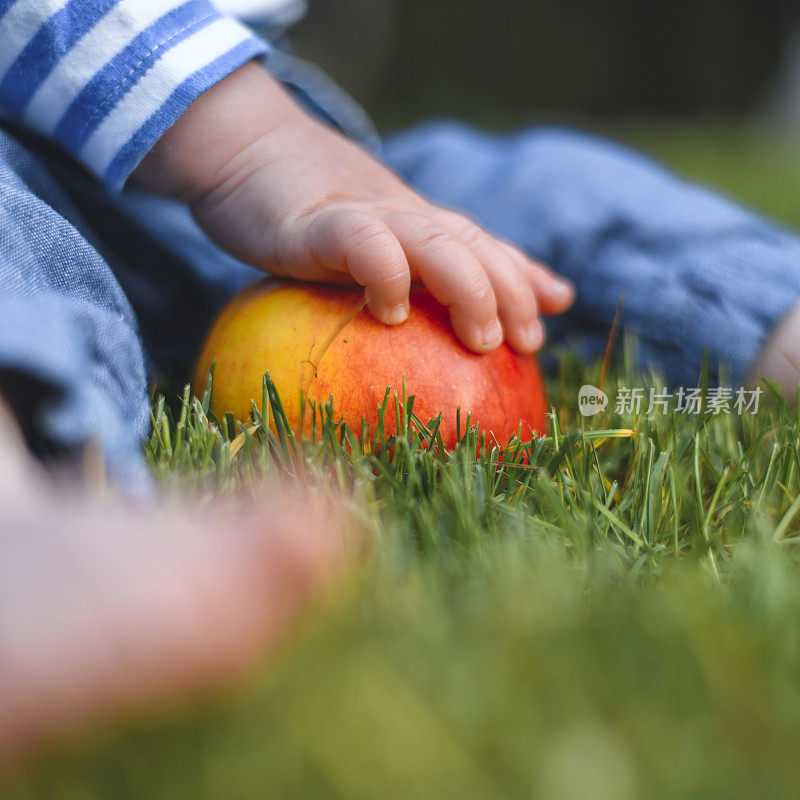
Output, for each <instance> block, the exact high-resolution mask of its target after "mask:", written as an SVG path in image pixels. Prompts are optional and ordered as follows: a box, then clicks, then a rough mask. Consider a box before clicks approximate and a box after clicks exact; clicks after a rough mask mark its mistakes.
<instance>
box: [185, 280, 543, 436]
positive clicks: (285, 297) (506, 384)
mask: <svg viewBox="0 0 800 800" xmlns="http://www.w3.org/2000/svg"><path fill="white" fill-rule="evenodd" d="M212 363H215V365H216V366H215V368H214V393H213V408H212V410H213V411H214V413H215V414H217V416H219V415H220V414H222V413H225V412H231V413H233V415H234V416H235V417H236V418H237V419H239V420H247V419H249V414H250V408H251V401H252V400H255V401H256V402H257V403H258V404H259V405H260V403H261V396H262V390H261V385H262V375H263V374H264V373H265V372H269V374H270V376H271V377H272V379H273V381H274V383H275V386H276V388H277V389H278V392H279V394H280V396H281V399H282V401H283V405H284V409H285V411H286V415H287V418H288V421H289V423H290V425H291V426H292V428H293V429H294V430H295V432H296V433H298V432H300V426H301V420H302V419H303V415H302V413H301V411H302V409H303V403H304V402H308V401H310V400H315V401H316V403H317V406H318V407H321V406H322V404H323V403H325V402H327V400H328V399H329V397H330V396H331V395H332V396H333V400H334V410H335V412H336V414H337V416H342V417H343V418H344V419H345V421H346V422H347V424H348V425H349V426H350V427H351V428H353V429H354V430H356V431H358V430H360V426H361V420H362V418H363V419H364V421H366V422H367V423H368V424H369V425H370V427H371V428H372V429H373V430H374V426H375V424H376V423H377V421H378V408H379V406H380V404H381V403H382V402H383V398H384V394H385V391H386V387H387V386H391V388H392V393H393V395H394V393H395V392H396V393H397V394H398V396H399V397H400V398H401V400H402V392H403V382H404V381H405V390H406V394H407V395H412V394H413V395H415V398H416V399H415V400H414V408H413V410H414V414H415V415H416V416H417V417H418V418H419V419H420V420H422V421H423V422H425V423H427V422H428V421H429V420H430V419H432V418H433V417H435V416H437V415H438V414H439V413H440V412H442V415H443V416H442V422H441V426H440V428H439V430H440V432H441V434H442V438H443V441H444V443H445V444H446V445H447V446H452V445H453V444H454V443H455V441H456V438H457V437H456V410H457V409H459V408H460V409H461V427H462V431H463V428H464V426H465V423H466V419H467V414H468V413H469V414H471V421H472V423H473V424H476V423H477V424H480V426H481V430H484V431H487V432H489V431H491V433H492V434H493V435H494V436H495V438H496V439H497V441H498V442H499V443H500V444H501V445H505V444H507V443H508V440H509V438H510V437H511V436H512V435H513V434H516V433H517V432H518V431H519V429H520V425H521V427H522V435H523V438H530V436H531V434H532V433H533V432H534V431H535V432H537V433H540V434H541V433H543V432H544V430H545V409H546V398H545V391H544V383H543V381H542V377H541V373H540V371H539V367H538V365H537V362H536V359H535V358H534V357H533V356H531V355H521V354H519V353H515V352H514V351H513V350H512V349H511V348H510V347H509V346H508V345H506V344H502V345H501V346H500V347H499V348H497V350H495V351H494V352H492V353H488V354H486V355H479V354H477V353H473V352H472V351H470V350H468V349H467V348H466V347H464V346H463V345H462V344H461V343H460V342H459V341H458V340H457V339H456V337H455V335H454V334H453V331H452V328H451V327H450V320H449V318H448V314H447V309H446V308H445V307H443V306H441V305H440V304H439V303H438V302H436V300H434V298H433V297H432V296H431V295H430V294H429V293H428V292H427V291H426V290H425V289H423V288H421V287H420V288H414V289H413V290H412V293H411V313H410V315H409V318H408V320H406V322H404V323H403V324H401V325H395V326H389V325H384V324H382V323H381V322H378V321H377V320H376V319H375V318H374V317H373V316H372V315H371V314H370V313H369V311H367V309H366V308H365V305H364V299H363V290H362V289H360V288H353V289H351V288H342V287H332V286H322V285H319V284H304V283H293V282H278V281H274V280H266V281H262V282H260V283H258V284H256V285H254V286H252V287H250V288H249V289H247V290H245V291H244V292H242V293H241V294H240V295H238V296H237V297H235V298H234V299H233V300H232V301H231V303H230V304H229V305H228V306H227V307H226V308H225V309H224V310H223V311H222V313H221V314H220V316H219V318H218V319H217V321H216V322H215V324H214V325H213V327H212V329H211V332H210V333H209V335H208V338H207V340H206V342H205V345H204V347H203V349H202V352H201V355H200V358H199V360H198V363H197V369H196V371H195V378H194V390H195V393H197V394H200V393H202V391H203V389H204V388H205V386H206V383H207V381H208V373H209V368H210V367H211V364H212ZM393 395H392V400H391V402H390V405H389V408H388V411H387V413H386V415H385V419H384V424H385V427H386V431H387V433H394V432H395V427H394V426H395V416H396V415H395V411H394V399H393ZM304 398H305V400H304ZM305 418H306V420H308V419H309V418H310V413H309V412H308V410H307V409H306V413H305ZM306 424H307V423H306Z"/></svg>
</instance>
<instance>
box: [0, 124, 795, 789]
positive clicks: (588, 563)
mask: <svg viewBox="0 0 800 800" xmlns="http://www.w3.org/2000/svg"><path fill="white" fill-rule="evenodd" d="M659 135H661V134H659ZM675 136H676V134H670V137H663V136H662V141H666V144H664V145H663V146H662V147H661V152H663V153H664V154H665V155H666V156H667V157H669V153H670V148H673V150H674V151H676V152H678V151H679V152H681V153H683V158H684V159H685V162H687V163H692V162H693V159H694V160H696V163H697V165H698V168H697V169H696V170H693V172H694V174H696V175H697V176H698V177H700V178H703V179H708V178H713V179H715V180H717V181H718V182H720V183H721V184H723V185H724V186H725V188H726V189H728V190H729V191H731V192H734V193H736V194H739V195H741V196H743V197H744V198H745V199H747V200H748V201H749V202H751V203H753V204H755V205H758V206H760V207H764V208H770V210H772V211H775V212H776V213H780V212H779V211H778V210H777V209H776V205H777V203H778V201H777V200H775V197H774V196H773V194H772V192H771V189H770V187H769V186H766V185H757V181H755V179H754V178H753V177H752V176H755V175H756V173H757V172H758V169H759V167H758V165H759V164H763V163H764V162H765V160H766V161H769V158H768V156H765V151H764V148H763V146H762V145H761V144H759V143H756V144H753V145H752V146H751V149H750V150H748V148H747V147H746V146H745V145H744V144H742V142H741V141H739V140H737V142H738V144H736V145H735V147H733V151H734V152H735V154H736V156H735V157H733V155H731V156H730V158H729V160H728V172H727V173H726V175H727V180H722V179H721V178H720V177H719V176H716V177H715V175H716V173H717V172H719V173H720V174H722V172H723V170H722V167H721V164H723V162H724V157H723V156H720V155H719V153H720V152H725V150H726V145H719V147H718V148H717V149H716V150H715V148H714V146H713V145H712V144H711V143H709V144H704V143H703V141H702V140H701V141H699V142H697V141H695V140H692V141H688V140H687V142H685V143H684V147H683V149H682V150H681V149H680V148H679V147H678V145H677V144H676V141H677V140H676V138H675ZM655 138H657V137H655V136H654V137H653V139H655ZM667 140H668V141H667ZM718 140H719V139H715V141H718ZM742 141H744V139H742ZM769 152H772V154H773V157H774V160H773V161H772V162H769V163H770V164H771V167H770V168H769V170H768V171H767V174H772V175H775V176H776V179H777V176H778V172H779V166H778V159H779V158H780V157H785V156H786V154H785V153H783V151H778V150H776V149H774V148H773V150H771V151H769ZM698 153H699V154H701V155H698ZM704 153H705V154H706V155H707V156H708V157H707V158H706V155H702V154H704ZM712 153H714V155H713V157H712ZM748 153H749V154H750V155H749V159H750V160H749V161H748V155H747V154H748ZM779 153H780V155H779ZM701 156H702V157H701ZM676 160H679V159H676ZM798 164H800V160H798V159H797V157H796V156H795V161H794V162H791V164H790V165H788V166H787V167H785V168H784V180H785V183H783V184H781V187H782V188H781V190H780V192H779V194H780V193H781V192H782V193H784V194H786V193H793V194H792V197H793V198H794V206H792V204H791V203H790V202H789V200H788V199H787V200H785V201H784V200H781V201H780V203H781V204H783V205H782V207H783V208H784V210H785V211H786V213H785V214H784V218H785V219H787V220H789V221H791V215H790V213H789V212H790V211H792V209H793V213H794V215H795V218H796V219H800V181H794V179H793V178H791V176H792V175H793V174H794V173H795V172H797V171H798ZM701 165H705V168H706V172H705V173H704V172H703V169H701V168H700V167H701ZM770 170H771V171H770ZM748 175H749V176H751V177H746V176H748ZM787 176H789V177H787ZM742 187H744V189H743V188H742ZM748 192H749V193H748ZM759 192H761V194H759ZM782 196H783V195H782ZM770 198H771V199H770ZM770 202H773V204H774V205H773V206H772V207H770ZM631 363H632V358H631V354H630V349H628V350H626V351H625V352H624V353H623V354H622V355H621V356H620V357H619V358H618V360H617V362H616V364H615V366H614V368H613V369H612V372H611V375H610V376H609V378H608V379H607V383H606V387H607V390H608V391H609V394H611V395H612V397H613V395H614V393H615V390H616V388H617V387H619V386H621V385H627V386H638V385H643V386H646V385H651V384H652V385H655V386H658V385H659V382H658V379H657V377H656V376H653V375H640V374H637V373H636V371H635V370H634V369H633V367H632V366H631ZM598 378H599V365H584V364H580V363H578V362H577V361H576V360H575V359H574V358H573V357H571V356H570V355H569V354H565V356H564V358H563V360H562V367H561V372H560V374H559V375H557V376H554V377H553V378H552V379H551V381H550V399H551V402H552V403H553V406H554V410H555V413H554V416H553V418H552V420H551V429H550V430H549V431H548V435H547V436H546V437H545V438H543V439H541V440H539V441H534V442H523V443H520V442H517V443H513V444H512V446H511V447H510V448H507V449H505V450H504V451H503V452H502V454H501V453H500V451H499V450H497V449H496V450H495V451H494V452H492V453H489V454H487V455H485V456H482V457H481V458H478V459H476V457H475V453H476V446H475V442H476V434H475V433H474V432H470V431H467V432H466V433H465V436H464V439H463V441H462V442H461V443H460V444H459V446H458V447H456V448H455V449H454V450H453V451H452V452H445V450H444V448H442V447H440V446H439V444H438V443H437V442H436V437H435V435H433V434H432V433H431V430H430V428H431V426H428V425H427V424H424V423H427V420H422V421H420V420H416V419H415V418H414V417H413V407H412V408H411V411H412V413H411V414H409V413H408V411H409V406H410V405H411V404H410V402H407V403H406V404H405V412H406V413H403V411H402V410H401V411H400V412H399V413H400V414H401V420H400V421H401V430H402V434H401V435H400V436H399V437H398V438H397V439H396V440H392V439H386V437H384V436H382V435H381V433H380V431H379V432H377V433H376V435H375V437H374V439H373V440H371V441H370V442H369V443H367V442H366V441H365V440H364V439H363V434H362V432H360V431H356V432H349V431H347V430H345V429H343V428H342V427H341V426H338V425H337V424H336V419H335V415H334V414H332V413H331V410H330V409H327V410H326V409H321V410H320V414H319V416H318V418H317V425H316V429H315V440H314V441H312V440H304V441H296V440H294V439H293V438H292V437H291V436H290V435H288V434H287V432H286V431H284V430H282V428H281V425H280V424H279V421H280V418H281V414H280V407H279V404H278V402H277V401H276V398H275V396H274V394H273V395H272V396H271V397H266V401H267V402H266V403H264V405H265V406H266V407H267V408H269V409H270V416H271V418H272V419H273V420H276V421H277V422H278V425H277V429H278V430H277V433H272V432H270V430H269V429H268V428H267V426H266V421H265V420H262V419H261V417H260V415H259V414H258V413H257V412H256V413H255V415H254V427H255V428H256V430H255V431H253V432H251V433H247V432H245V433H243V429H241V428H238V429H237V428H236V426H234V425H233V422H232V420H229V419H228V420H225V419H223V420H222V421H218V420H214V419H213V418H209V415H208V413H207V411H208V405H207V399H208V398H205V407H204V401H203V400H190V398H189V396H188V394H187V395H185V396H184V398H183V402H179V401H174V402H171V403H165V402H163V401H158V402H157V403H156V404H155V406H154V430H153V434H152V436H151V438H150V440H149V442H148V445H147V457H148V459H149V461H150V463H151V465H152V467H153V469H154V472H155V474H156V475H157V476H158V478H159V480H161V481H163V482H164V483H165V484H168V485H170V484H173V483H175V482H180V483H181V484H183V485H185V486H188V487H190V489H191V490H192V491H194V492H196V493H197V494H198V496H202V497H204V498H205V497H206V496H207V495H208V493H209V490H211V491H213V492H220V493H227V492H231V491H234V490H236V489H237V488H240V487H241V486H242V485H248V486H254V487H257V485H258V482H259V481H261V480H263V479H270V480H273V481H293V480H295V479H296V476H298V475H302V476H303V478H304V479H306V480H310V481H312V482H314V483H316V484H318V486H319V490H320V491H323V490H325V489H326V488H329V487H330V488H335V489H336V490H338V491H341V492H343V493H344V495H345V497H346V498H347V501H346V502H347V503H348V504H349V505H350V506H352V507H353V508H354V509H356V511H357V513H358V515H359V520H360V524H361V525H362V526H363V528H364V530H365V535H366V536H367V538H368V539H369V540H370V541H371V542H373V543H374V546H373V547H372V548H371V551H370V553H369V555H368V556H367V558H366V562H365V564H364V566H363V568H362V569H361V570H360V571H359V572H358V574H356V575H354V576H352V577H351V578H350V579H349V580H348V581H347V582H346V584H345V585H343V586H342V587H341V589H340V591H339V592H338V593H337V595H336V596H335V597H334V598H331V600H330V602H329V603H328V604H327V605H326V606H325V607H324V608H323V609H320V610H319V611H318V613H317V614H315V615H314V616H313V617H312V618H311V619H309V620H308V621H307V623H306V624H305V625H304V627H303V628H302V630H301V631H299V632H298V634H297V636H296V637H295V640H294V641H293V642H292V644H291V646H290V647H289V648H287V650H286V651H285V652H284V653H283V654H282V656H281V657H280V658H279V660H278V661H277V663H272V664H271V665H267V666H266V667H265V669H264V671H263V673H262V674H261V675H259V676H257V678H256V679H255V680H253V681H251V682H250V683H248V684H247V685H246V686H244V687H242V688H241V689H240V690H238V691H237V692H235V693H234V694H232V695H227V696H225V697H222V698H217V699H215V700H213V701H210V702H207V703H204V704H202V705H201V706H200V707H197V708H190V709H183V710H181V711H172V712H170V713H169V714H168V715H167V716H164V715H162V716H158V717H156V718H154V719H153V720H150V721H148V722H146V723H144V722H142V723H138V724H135V725H127V726H126V727H123V728H119V727H118V728H113V729H111V730H108V731H104V732H102V734H100V735H99V736H98V737H97V738H96V739H95V740H94V741H92V742H89V743H83V744H81V745H79V746H78V745H76V746H75V747H73V748H72V749H71V750H70V751H67V752H62V753H59V754H56V755H51V756H49V757H47V758H45V759H44V760H43V761H41V762H40V763H38V764H36V765H34V767H32V768H30V769H28V770H26V771H24V772H23V773H21V774H18V775H16V776H13V777H12V778H11V779H9V780H7V782H6V784H5V787H3V788H4V791H2V792H0V794H3V796H8V797H10V798H40V797H43V798H46V797H53V798H70V799H72V798H87V799H88V798H114V800H123V799H124V798H144V797H146V798H169V799H172V798H175V799H176V800H177V798H187V799H188V798H192V800H200V799H201V798H232V799H236V798H272V797H275V798H287V799H289V798H322V797H332V798H364V800H367V799H369V800H371V799H372V798H398V799H402V800H409V799H410V798H418V797H419V798H427V797H430V798H437V800H440V799H441V798H450V797H453V798H460V799H461V800H463V799H464V798H473V797H474V798H493V797H509V798H517V797H519V798H526V797H542V798H554V799H555V800H561V799H562V798H564V799H566V798H570V799H571V798H575V800H578V799H580V800H595V799H597V800H606V798H607V799H608V800H626V798H637V799H638V798H662V797H663V798H672V797H686V798H716V797H720V798H721V797H726V798H728V797H742V798H754V797H757V798H779V797H787V798H788V797H795V796H796V794H797V786H798V785H800V760H799V759H798V758H797V756H796V749H797V742H798V741H799V740H800V573H799V572H798V564H800V549H799V548H798V544H800V502H798V500H797V498H798V497H800V416H799V415H798V411H797V410H796V409H794V408H792V407H791V406H789V405H788V404H786V403H785V402H783V401H782V400H781V399H780V398H778V397H776V396H775V395H774V394H772V393H771V392H767V394H766V396H765V397H764V398H762V408H761V410H760V411H759V413H758V414H757V415H755V416H750V415H744V416H742V417H738V416H736V415H719V416H710V415H700V416H687V415H680V414H666V415H662V414H653V415H647V414H643V415H638V416H635V417H632V416H619V415H617V414H615V413H614V410H613V408H611V409H610V410H608V411H607V412H605V413H603V414H601V415H599V416H597V417H593V418H591V419H590V420H586V421H582V420H581V418H580V417H579V416H578V415H577V409H576V405H575V399H576V396H577V389H578V387H579V386H580V385H581V384H583V383H594V384H596V383H597V382H598ZM267 389H269V387H267ZM267 394H269V392H268V391H267ZM173 400H174V399H173ZM612 405H613V400H612ZM170 406H171V409H170ZM386 413H387V414H395V413H396V408H395V406H394V404H393V403H392V402H390V403H388V404H387V408H386ZM433 427H435V426H433ZM237 437H238V438H237ZM431 441H433V446H431ZM232 453H233V454H232ZM362 453H366V454H367V455H361V454H362ZM501 456H502V457H501Z"/></svg>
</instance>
